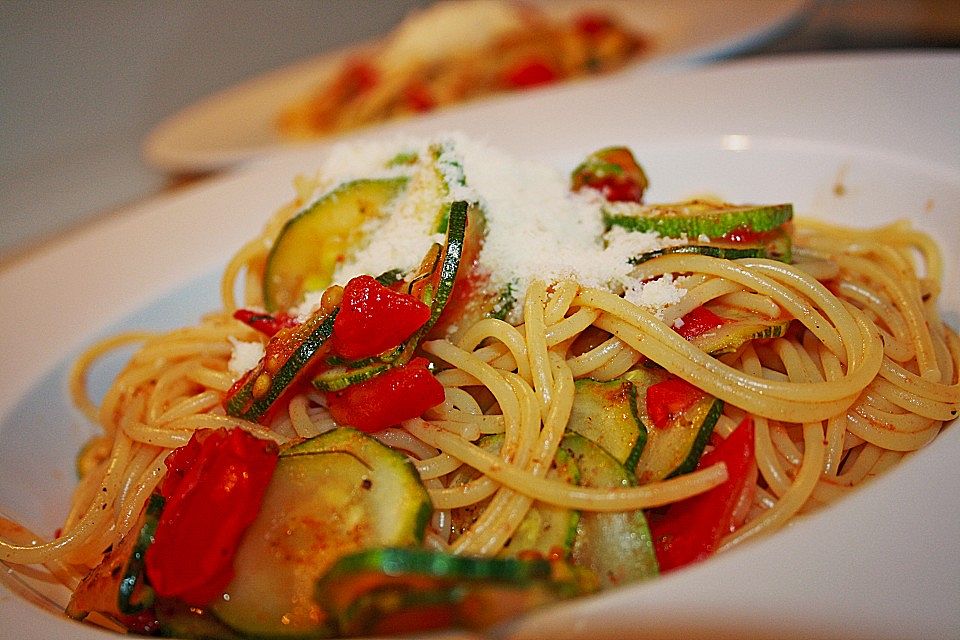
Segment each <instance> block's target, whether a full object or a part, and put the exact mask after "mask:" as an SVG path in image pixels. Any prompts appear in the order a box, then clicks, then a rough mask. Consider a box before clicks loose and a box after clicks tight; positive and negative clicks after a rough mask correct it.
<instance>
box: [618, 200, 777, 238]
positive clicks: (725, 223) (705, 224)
mask: <svg viewBox="0 0 960 640" xmlns="http://www.w3.org/2000/svg"><path fill="white" fill-rule="evenodd" d="M792 218H793V205H792V204H774V205H732V204H728V203H723V202H714V201H710V200H688V201H686V202H677V203H668V204H653V205H646V206H644V205H632V204H629V203H620V204H618V205H617V206H616V207H610V206H608V207H607V208H606V209H605V210H604V212H603V221H604V224H605V226H606V227H607V228H608V229H609V228H611V227H622V228H624V229H626V230H628V231H654V232H656V233H658V234H660V235H661V236H665V237H668V238H679V237H681V236H684V235H686V236H687V237H688V238H698V237H699V236H701V235H704V236H707V237H709V238H720V237H721V236H723V235H725V234H727V233H730V232H731V231H734V230H736V229H740V228H747V229H750V230H752V231H756V232H761V233H762V232H765V231H773V230H774V229H777V228H778V227H781V226H782V225H783V224H785V223H786V222H789V221H790V220H791V219H792Z"/></svg>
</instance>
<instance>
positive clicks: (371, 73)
mask: <svg viewBox="0 0 960 640" xmlns="http://www.w3.org/2000/svg"><path fill="white" fill-rule="evenodd" d="M378 76H379V74H378V73H377V69H376V67H374V66H373V64H371V63H370V62H367V61H366V60H364V59H362V58H354V59H352V60H350V61H348V62H347V64H346V66H344V68H343V71H341V75H340V78H339V81H340V83H341V85H342V88H343V90H344V92H345V93H347V94H348V95H357V94H361V93H365V92H367V91H369V90H370V89H372V88H374V87H375V86H377V83H378V82H379V80H380V79H379V77H378Z"/></svg>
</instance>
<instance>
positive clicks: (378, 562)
mask: <svg viewBox="0 0 960 640" xmlns="http://www.w3.org/2000/svg"><path fill="white" fill-rule="evenodd" d="M594 590H596V583H595V581H594V580H593V579H592V576H590V575H589V574H586V573H584V572H581V571H578V570H577V569H575V568H573V567H569V566H567V565H562V564H558V563H554V562H550V561H548V560H543V559H534V560H520V559H517V558H478V557H468V556H455V555H450V554H446V553H442V552H437V551H431V550H426V549H392V548H385V549H371V550H367V551H361V552H359V553H356V554H353V555H349V556H345V557H343V558H341V559H340V560H339V561H338V562H337V563H336V564H335V565H334V566H333V567H332V568H331V569H330V570H329V571H328V572H327V573H326V574H325V575H324V576H323V577H322V578H320V579H319V580H318V581H317V585H316V591H315V594H316V599H317V601H318V602H321V603H323V605H324V607H325V609H326V611H327V612H328V615H329V617H330V619H331V620H333V621H335V622H336V624H335V627H336V629H337V631H338V633H339V634H341V635H344V636H356V635H368V634H370V635H388V634H394V633H396V632H397V631H398V629H397V628H396V627H395V626H392V624H391V619H393V620H396V619H397V618H400V619H405V618H406V620H405V621H406V622H407V624H408V625H409V618H408V617H407V616H408V615H409V614H413V615H418V616H419V618H420V622H421V624H422V625H426V626H419V627H414V628H410V627H409V626H408V627H407V628H406V629H405V630H406V631H408V632H411V631H423V630H429V629H432V628H436V626H437V625H438V624H442V626H455V627H462V628H468V629H473V630H478V631H479V630H483V629H485V628H488V627H490V626H492V625H494V624H497V623H498V622H502V621H504V620H507V619H510V618H513V617H516V616H518V615H521V614H523V613H525V612H527V611H530V610H531V609H533V608H536V607H540V606H543V605H545V604H548V603H550V602H555V601H557V600H560V599H563V598H569V597H573V596H577V595H581V594H585V593H590V592H592V591H594ZM424 611H426V614H424ZM431 624H432V625H434V626H430V625H431Z"/></svg>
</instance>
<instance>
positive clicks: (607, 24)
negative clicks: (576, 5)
mask: <svg viewBox="0 0 960 640" xmlns="http://www.w3.org/2000/svg"><path fill="white" fill-rule="evenodd" d="M573 24H574V27H575V28H576V30H577V31H578V32H579V33H582V34H583V35H585V36H588V37H596V36H599V35H601V34H604V33H606V32H607V31H609V30H610V29H612V28H613V20H611V19H610V16H606V15H604V14H602V13H594V12H592V11H584V12H583V13H581V14H578V15H577V16H576V17H574V19H573Z"/></svg>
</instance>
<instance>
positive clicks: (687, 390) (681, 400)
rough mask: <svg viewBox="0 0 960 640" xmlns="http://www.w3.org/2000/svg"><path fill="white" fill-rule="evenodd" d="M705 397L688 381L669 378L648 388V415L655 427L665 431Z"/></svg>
mask: <svg viewBox="0 0 960 640" xmlns="http://www.w3.org/2000/svg"><path fill="white" fill-rule="evenodd" d="M703 396H704V393H703V391H701V390H700V389H698V388H696V387H695V386H693V385H692V384H690V383H689V382H687V381H686V380H683V379H682V378H676V377H674V378H668V379H667V380H664V381H663V382H658V383H656V384H652V385H650V386H649V387H647V414H648V415H649V416H650V421H651V422H653V426H655V427H656V428H658V429H665V428H666V427H667V425H669V424H670V422H672V421H673V420H674V419H675V418H676V417H677V416H679V415H680V414H682V413H683V412H684V411H686V410H687V409H689V408H690V407H692V406H693V405H694V404H695V403H696V402H697V401H698V400H700V399H701V398H702V397H703Z"/></svg>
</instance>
